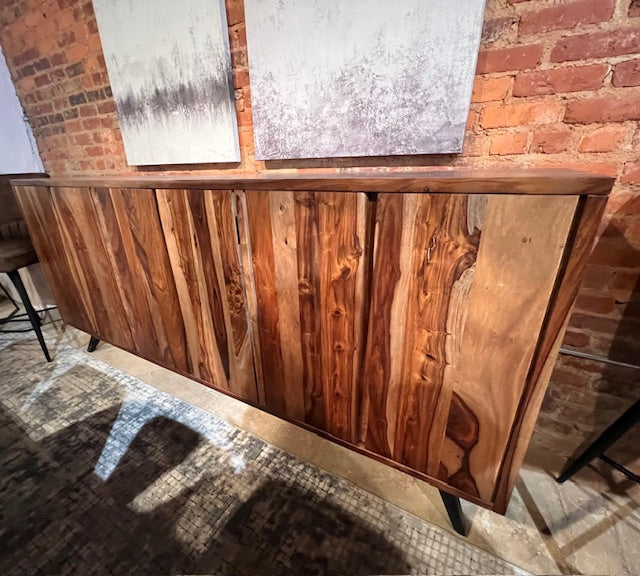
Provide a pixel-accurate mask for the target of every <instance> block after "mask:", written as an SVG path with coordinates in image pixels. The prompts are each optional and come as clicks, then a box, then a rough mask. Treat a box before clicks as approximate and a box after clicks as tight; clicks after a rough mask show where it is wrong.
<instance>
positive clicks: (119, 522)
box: [0, 406, 410, 576]
mask: <svg viewBox="0 0 640 576" xmlns="http://www.w3.org/2000/svg"><path fill="white" fill-rule="evenodd" d="M118 411H119V406H112V407H110V408H109V409H106V410H103V411H101V412H98V413H95V414H93V415H92V416H90V417H89V418H86V419H84V420H80V421H77V422H75V423H74V424H72V425H70V426H68V427H67V428H64V429H62V430H60V431H58V432H56V433H54V434H51V435H49V436H46V437H45V438H43V439H42V440H40V441H37V442H36V441H34V440H32V439H31V438H30V437H29V435H28V434H27V433H25V431H24V430H23V428H22V427H21V425H19V424H18V422H17V421H16V419H15V416H14V415H13V414H12V413H10V412H8V411H6V410H5V409H2V411H1V412H0V520H1V522H0V526H1V528H0V540H1V541H2V547H1V551H0V573H1V574H3V575H6V576H9V575H11V574H36V573H42V574H52V573H55V574H67V573H68V574H111V573H113V574H179V573H190V574H211V573H221V574H285V573H286V574H302V573H304V574H340V573H349V574H371V573H378V574H391V573H393V574H398V573H407V572H409V570H410V567H409V565H408V564H407V562H406V561H405V560H404V559H403V555H402V554H401V552H400V551H399V550H398V549H397V548H396V547H395V546H393V545H392V544H390V543H389V542H388V541H387V540H386V539H385V537H384V536H383V535H381V534H380V533H378V532H376V531H374V530H372V529H370V528H368V527H366V526H363V525H362V524H361V521H359V520H357V519H355V518H353V517H352V516H351V515H349V514H348V513H346V512H345V511H343V510H341V509H340V508H339V507H336V506H335V505H334V504H332V503H330V502H328V501H322V500H320V501H317V500H318V496H317V495H314V494H312V493H311V491H309V492H306V491H305V490H304V488H300V487H295V486H291V485H287V484H286V483H284V482H280V481H275V480H274V479H272V478H269V479H267V480H266V481H264V482H263V483H262V484H260V485H259V488H258V489H257V490H256V491H254V492H253V493H252V494H251V493H250V495H249V497H248V498H247V499H245V500H244V501H239V500H238V497H237V494H236V493H234V492H233V490H230V488H232V486H230V482H229V480H230V479H231V480H233V476H229V474H228V473H227V474H225V473H222V472H221V474H220V476H219V478H217V477H216V476H215V474H213V475H212V474H211V473H207V474H206V475H202V474H201V475H200V476H198V475H197V474H195V476H194V477H197V478H198V480H197V482H195V483H192V484H189V483H186V484H184V485H182V484H180V480H179V476H176V477H175V478H174V477H173V476H172V471H173V470H175V469H176V467H177V466H182V467H185V466H189V465H190V464H189V462H190V460H189V458H191V457H192V456H193V454H194V452H196V451H198V450H199V449H200V448H201V447H202V443H203V442H204V440H203V438H202V437H201V436H200V435H199V434H198V433H197V432H194V431H193V430H191V429H190V428H188V427H187V426H184V425H183V424H180V423H177V422H175V421H173V420H171V419H168V418H165V417H158V418H155V419H154V420H151V421H150V422H147V423H146V424H145V426H144V427H143V428H142V430H141V431H140V432H139V433H138V434H137V435H136V437H135V439H134V440H133V442H132V443H131V444H130V445H129V447H128V449H127V451H126V453H125V454H124V456H123V457H122V458H121V459H120V461H119V463H118V465H117V467H116V468H115V470H114V471H113V473H112V474H111V475H110V476H109V478H108V479H107V480H106V481H103V480H101V479H100V478H99V477H98V476H97V475H96V474H95V473H94V469H95V465H96V463H97V462H98V459H99V457H100V454H101V452H102V450H103V448H104V445H105V442H106V440H107V438H108V436H109V434H110V430H111V427H112V425H113V422H114V421H115V419H116V417H117V414H118ZM208 449H209V450H211V447H208ZM214 450H215V448H214ZM196 472H197V471H196ZM214 472H215V470H214ZM159 481H161V482H159ZM154 485H159V486H160V487H159V488H158V493H159V494H158V498H157V500H155V501H154V504H153V506H151V507H150V508H148V509H143V510H141V509H140V507H137V506H136V504H135V502H136V501H137V499H136V497H137V496H139V495H140V494H142V493H145V494H146V493H153V490H154ZM167 493H170V494H171V495H173V497H172V498H167V497H166V494H167ZM214 496H215V497H214ZM212 518H213V519H217V521H216V522H215V523H214V524H215V526H214V525H212V524H211V523H210V522H209V521H210V520H211V519H212ZM372 522H375V519H372Z"/></svg>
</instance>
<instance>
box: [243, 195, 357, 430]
mask: <svg viewBox="0 0 640 576" xmlns="http://www.w3.org/2000/svg"><path fill="white" fill-rule="evenodd" d="M245 199H246V202H245V210H244V213H243V218H244V229H243V235H244V237H245V242H244V244H245V257H246V261H247V266H246V267H245V268H246V269H247V270H251V271H252V278H251V293H252V297H251V298H250V303H251V305H252V306H253V317H254V319H255V331H254V350H255V355H256V364H257V365H256V369H257V370H256V373H257V376H258V389H259V396H260V402H261V403H262V404H263V405H265V406H266V407H267V408H268V409H269V410H271V411H272V412H274V413H276V414H280V415H283V416H286V417H287V418H290V419H293V420H297V421H300V422H304V423H306V424H309V425H310V426H313V427H315V428H318V429H320V430H323V431H326V432H328V433H329V434H331V435H333V436H335V437H337V438H340V439H343V440H346V441H349V442H353V441H354V440H355V437H356V428H357V411H358V406H357V390H356V386H357V381H358V377H359V374H360V370H361V356H362V353H363V341H364V328H365V311H366V306H367V305H366V298H365V296H366V294H365V292H366V289H365V285H366V275H367V263H368V259H367V250H366V241H367V222H368V216H367V214H368V210H369V208H368V206H369V202H368V200H367V197H366V195H364V194H360V193H336V192H279V191H269V192H266V191H260V190H248V191H246V193H245Z"/></svg>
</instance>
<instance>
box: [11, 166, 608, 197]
mask: <svg viewBox="0 0 640 576" xmlns="http://www.w3.org/2000/svg"><path fill="white" fill-rule="evenodd" d="M614 180H615V179H614V178H611V177H609V176H602V175H597V174H590V173H588V172H579V171H575V170H564V169H544V170H543V169H515V170H507V169H501V170H475V169H473V170H472V169H456V170H433V171H426V170H423V171H415V172H348V173H339V174H329V173H319V172H296V173H294V172H280V173H263V174H255V175H243V174H239V175H233V176H231V175H230V176H203V175H181V174H167V175H165V174H163V175H158V176H155V175H144V176H137V175H133V176H132V175H124V176H98V175H96V176H75V177H64V176H62V177H59V178H51V179H49V178H30V179H24V178H17V179H13V180H12V181H11V183H12V184H13V185H15V186H53V187H106V188H189V189H203V190H206V189H213V190H215V189H243V190H326V191H333V192H340V191H344V192H358V191H365V192H418V193H420V192H433V193H438V192H441V193H453V194H456V193H458V194H475V193H477V194H487V193H488V194H543V195H584V194H589V195H606V194H608V193H609V192H610V191H611V187H612V186H613V182H614Z"/></svg>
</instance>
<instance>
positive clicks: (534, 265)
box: [439, 196, 577, 500]
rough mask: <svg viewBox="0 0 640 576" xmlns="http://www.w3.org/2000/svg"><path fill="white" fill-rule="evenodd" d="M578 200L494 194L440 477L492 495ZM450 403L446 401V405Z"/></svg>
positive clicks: (454, 378)
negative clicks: (448, 446) (448, 444)
mask: <svg viewBox="0 0 640 576" xmlns="http://www.w3.org/2000/svg"><path fill="white" fill-rule="evenodd" d="M576 202H577V199H576V198H571V197H564V198H546V199H545V198H537V197H526V198H524V197H516V196H509V197H504V198H502V197H501V198H498V197H496V196H492V197H490V198H489V201H488V203H487V208H486V214H485V220H484V223H483V230H482V236H481V240H480V246H479V250H478V257H477V261H476V265H475V271H474V276H473V286H472V288H471V292H470V295H469V300H468V308H469V311H468V314H467V318H466V322H465V326H464V331H463V333H462V335H461V338H462V341H461V346H460V358H459V360H458V361H457V369H456V370H455V371H452V374H451V375H450V379H449V381H448V382H447V383H446V387H447V388H448V389H449V390H450V394H451V403H450V409H449V417H448V421H447V426H446V430H445V434H444V435H443V441H444V440H445V439H447V440H448V441H449V442H450V445H451V444H452V445H454V446H455V447H456V448H457V450H458V452H457V453H455V452H453V453H452V452H444V451H443V455H442V457H441V467H440V472H439V473H440V476H441V477H442V478H444V479H446V480H447V482H448V483H450V484H451V485H453V486H456V487H459V488H460V489H462V490H464V491H465V492H468V493H471V494H476V495H478V496H479V497H480V498H481V499H483V500H491V498H492V496H493V490H494V488H495V483H496V477H497V474H498V468H499V464H498V463H499V462H500V461H501V460H502V456H503V454H504V451H505V449H506V442H507V440H508V436H509V431H510V429H511V425H512V423H513V421H514V418H515V415H516V410H517V407H518V402H519V398H520V395H521V393H522V390H523V387H524V382H525V380H526V375H527V372H528V370H529V366H530V364H531V360H532V358H533V354H534V351H535V347H536V343H537V335H538V333H539V331H540V329H541V327H542V322H543V320H544V317H545V314H546V309H547V303H548V301H549V298H550V295H551V292H552V289H553V286H554V283H555V280H556V276H557V274H558V269H559V266H560V261H561V258H562V254H563V251H564V247H565V244H566V241H567V236H568V234H569V229H570V226H571V221H572V218H573V214H574V210H575V206H576ZM443 408H444V407H443Z"/></svg>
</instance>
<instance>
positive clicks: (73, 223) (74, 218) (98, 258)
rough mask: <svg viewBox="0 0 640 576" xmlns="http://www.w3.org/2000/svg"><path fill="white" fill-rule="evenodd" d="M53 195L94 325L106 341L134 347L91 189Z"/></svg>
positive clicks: (75, 276) (60, 190)
mask: <svg viewBox="0 0 640 576" xmlns="http://www.w3.org/2000/svg"><path fill="white" fill-rule="evenodd" d="M51 197H52V200H53V210H54V213H55V215H56V220H57V223H58V229H59V231H60V235H61V237H62V239H63V243H62V244H63V247H64V248H63V249H64V250H65V251H66V253H67V262H68V264H69V273H70V274H71V281H72V282H73V283H75V284H76V286H78V287H80V297H81V299H82V302H83V306H84V309H85V311H86V313H87V314H88V315H89V318H90V321H91V324H92V325H94V326H95V327H96V329H97V330H98V332H97V334H98V335H100V336H102V337H103V338H104V339H105V340H108V341H109V342H112V343H113V344H115V345H117V346H121V347H123V348H127V349H132V348H133V339H132V337H131V329H130V327H129V321H128V318H127V316H126V313H125V309H124V305H123V302H122V296H121V292H120V290H119V287H118V284H117V281H116V274H115V273H114V270H113V268H112V265H111V260H110V258H109V255H108V250H107V247H106V245H105V243H104V241H103V238H102V235H101V233H100V226H99V224H98V219H97V215H96V210H95V206H94V203H93V198H92V191H91V189H89V188H52V189H51Z"/></svg>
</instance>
